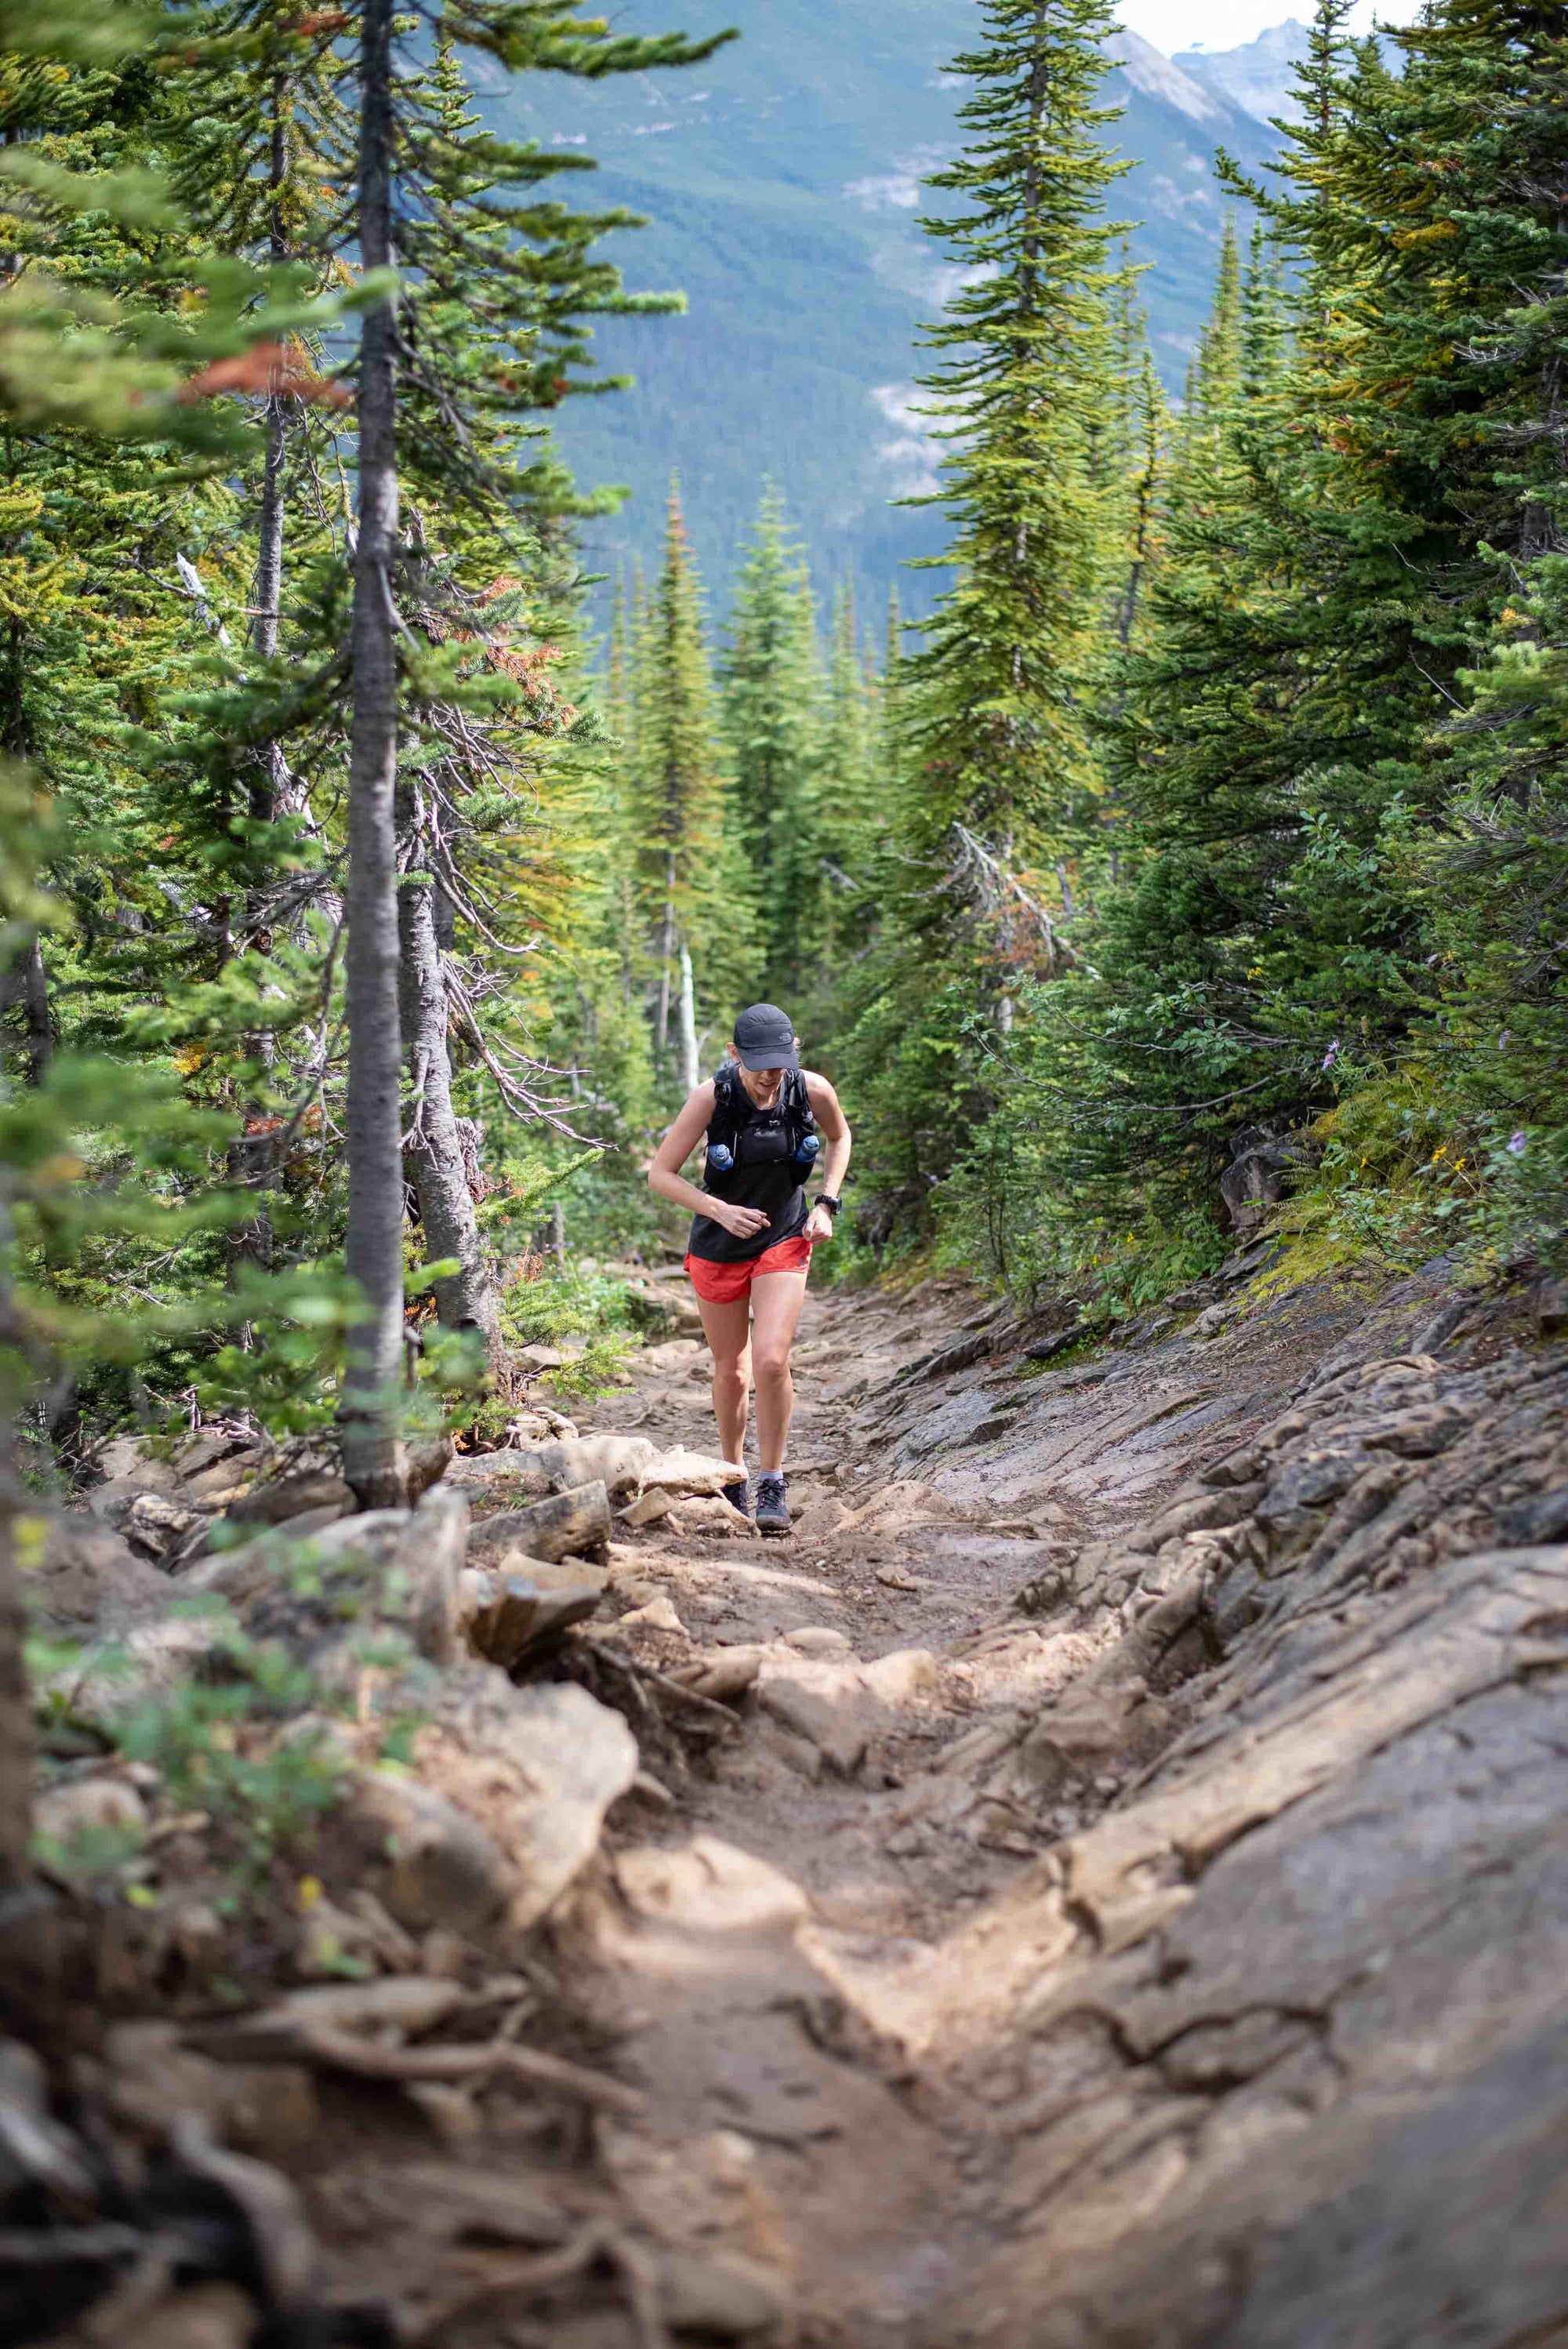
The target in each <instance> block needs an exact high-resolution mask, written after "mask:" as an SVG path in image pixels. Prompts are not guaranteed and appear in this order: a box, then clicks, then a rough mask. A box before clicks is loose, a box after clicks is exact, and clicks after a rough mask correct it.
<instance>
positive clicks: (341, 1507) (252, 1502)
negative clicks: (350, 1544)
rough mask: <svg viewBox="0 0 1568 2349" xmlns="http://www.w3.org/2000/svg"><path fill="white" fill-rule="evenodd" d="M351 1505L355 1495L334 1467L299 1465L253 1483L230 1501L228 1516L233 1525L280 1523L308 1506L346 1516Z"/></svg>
mask: <svg viewBox="0 0 1568 2349" xmlns="http://www.w3.org/2000/svg"><path fill="white" fill-rule="evenodd" d="M353 1506H354V1495H353V1494H352V1493H351V1492H350V1491H349V1488H348V1486H347V1485H346V1484H345V1482H344V1480H343V1478H342V1477H341V1476H340V1475H338V1474H337V1472H336V1470H335V1469H332V1468H300V1469H296V1470H294V1472H293V1473H292V1474H290V1475H283V1476H273V1477H269V1478H267V1479H266V1481H265V1482H264V1483H262V1484H259V1485H252V1486H251V1488H250V1490H249V1491H248V1492H246V1493H244V1494H242V1495H241V1496H240V1498H239V1499H238V1500H237V1501H231V1503H230V1504H229V1508H228V1516H229V1521H230V1523H231V1524H232V1525H236V1526H281V1525H284V1524H286V1522H287V1521H288V1519H289V1518H290V1517H300V1516H304V1513H305V1511H306V1510H307V1509H308V1510H312V1511H315V1510H317V1509H326V1508H330V1509H334V1510H335V1511H337V1512H338V1513H339V1514H340V1515H343V1516H346V1515H347V1513H348V1511H349V1510H351V1509H352V1508H353Z"/></svg>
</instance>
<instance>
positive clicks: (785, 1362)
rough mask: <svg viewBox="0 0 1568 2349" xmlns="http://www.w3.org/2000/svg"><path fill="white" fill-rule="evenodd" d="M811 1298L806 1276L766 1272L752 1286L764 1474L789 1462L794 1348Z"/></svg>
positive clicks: (760, 1456) (754, 1366)
mask: <svg viewBox="0 0 1568 2349" xmlns="http://www.w3.org/2000/svg"><path fill="white" fill-rule="evenodd" d="M805 1301H806V1275H805V1272H804V1270H801V1271H799V1272H765V1273H762V1274H759V1275H758V1278H757V1279H755V1280H754V1281H753V1282H752V1284H751V1366H752V1370H753V1372H754V1374H755V1376H756V1380H757V1457H758V1463H759V1464H760V1466H761V1469H762V1473H763V1475H765V1476H766V1475H770V1474H773V1473H775V1472H776V1471H777V1470H779V1469H780V1468H782V1467H783V1465H784V1446H785V1444H786V1442H787V1441H788V1438H789V1414H790V1413H791V1412H792V1411H793V1410H794V1408H795V1388H794V1382H793V1381H792V1380H791V1379H790V1376H789V1349H790V1347H791V1346H792V1345H793V1344H794V1342H795V1325H796V1323H797V1322H798V1321H799V1319H800V1308H801V1306H802V1305H803V1304H804V1303H805Z"/></svg>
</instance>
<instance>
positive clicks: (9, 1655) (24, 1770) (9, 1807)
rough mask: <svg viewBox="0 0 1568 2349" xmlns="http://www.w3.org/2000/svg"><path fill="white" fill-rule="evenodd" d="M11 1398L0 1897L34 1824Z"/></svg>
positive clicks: (4, 1520)
mask: <svg viewBox="0 0 1568 2349" xmlns="http://www.w3.org/2000/svg"><path fill="white" fill-rule="evenodd" d="M10 1244H11V1210H10V1206H9V1205H8V1203H7V1201H6V1199H5V1195H4V1193H3V1191H0V1353H5V1354H10V1355H12V1357H13V1359H15V1356H16V1355H17V1354H18V1353H19V1351H20V1334H21V1333H20V1331H19V1330H17V1329H16V1328H15V1304H14V1301H13V1296H12V1290H11V1282H10V1277H9V1274H8V1272H7V1270H6V1263H7V1257H8V1253H9V1249H10ZM14 1402H15V1396H14V1395H11V1394H4V1393H0V1895H4V1894H5V1893H6V1892H10V1891H14V1890H15V1888H16V1887H17V1886H18V1885H19V1884H21V1883H22V1882H23V1881H24V1879H25V1878H26V1873H27V1840H28V1836H29V1833H30V1831H31V1825H32V1794H33V1773H32V1759H31V1752H30V1739H29V1736H28V1717H27V1671H26V1651H25V1647H24V1638H25V1634H26V1611H25V1609H24V1608H23V1604H22V1578H21V1575H20V1573H19V1572H18V1570H17V1565H16V1537H15V1528H16V1519H17V1517H18V1516H20V1515H21V1514H22V1512H23V1510H24V1509H25V1508H26V1505H27V1495H26V1492H25V1490H24V1488H23V1485H22V1480H21V1477H20V1475H18V1473H17V1467H16V1439H15V1430H14V1428H13V1425H12V1421H11V1406H12V1404H13V1403H14Z"/></svg>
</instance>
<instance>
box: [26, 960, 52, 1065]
mask: <svg viewBox="0 0 1568 2349" xmlns="http://www.w3.org/2000/svg"><path fill="white" fill-rule="evenodd" d="M19 963H21V1015H24V1022H26V1052H28V1076H30V1078H33V1083H36V1085H42V1081H45V1076H46V1073H49V1060H52V1057H54V1027H52V1022H49V975H46V970H45V942H42V937H40V935H37V930H33V937H30V939H28V945H26V949H24V951H21V956H19Z"/></svg>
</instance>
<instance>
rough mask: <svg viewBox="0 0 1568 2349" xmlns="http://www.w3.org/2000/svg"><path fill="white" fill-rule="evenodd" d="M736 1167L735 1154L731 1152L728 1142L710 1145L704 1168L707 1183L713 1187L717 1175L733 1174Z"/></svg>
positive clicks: (711, 1143)
mask: <svg viewBox="0 0 1568 2349" xmlns="http://www.w3.org/2000/svg"><path fill="white" fill-rule="evenodd" d="M734 1166H735V1153H734V1151H733V1150H731V1148H730V1146H729V1144H728V1143H727V1142H710V1143H708V1146H707V1161H706V1163H705V1165H704V1168H703V1175H704V1180H705V1181H706V1182H707V1183H708V1184H710V1185H711V1184H712V1182H713V1179H714V1176H715V1175H716V1174H718V1175H723V1174H730V1173H732V1172H733V1170H734Z"/></svg>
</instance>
